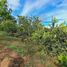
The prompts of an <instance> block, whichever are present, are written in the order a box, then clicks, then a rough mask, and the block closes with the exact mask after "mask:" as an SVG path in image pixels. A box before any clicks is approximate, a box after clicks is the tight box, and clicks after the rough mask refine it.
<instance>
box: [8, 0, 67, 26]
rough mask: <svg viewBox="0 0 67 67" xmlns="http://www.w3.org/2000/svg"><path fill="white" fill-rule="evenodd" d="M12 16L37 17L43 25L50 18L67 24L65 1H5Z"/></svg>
mask: <svg viewBox="0 0 67 67" xmlns="http://www.w3.org/2000/svg"><path fill="white" fill-rule="evenodd" d="M7 2H8V7H9V8H11V9H12V15H13V16H17V15H20V16H39V17H40V19H41V20H42V21H43V22H44V24H46V25H48V22H51V19H52V16H55V17H56V18H57V19H58V20H59V24H60V23H62V22H63V21H66V22H67V0H7Z"/></svg>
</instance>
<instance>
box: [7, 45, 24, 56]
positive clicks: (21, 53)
mask: <svg viewBox="0 0 67 67" xmlns="http://www.w3.org/2000/svg"><path fill="white" fill-rule="evenodd" d="M8 48H10V49H12V50H13V51H15V52H17V53H18V54H19V55H23V54H24V51H23V49H22V48H21V47H17V46H15V45H10V46H8Z"/></svg>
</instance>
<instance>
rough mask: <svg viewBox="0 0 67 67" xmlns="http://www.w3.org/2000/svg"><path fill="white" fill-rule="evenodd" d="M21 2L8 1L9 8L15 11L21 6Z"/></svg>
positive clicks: (17, 0) (16, 0)
mask: <svg viewBox="0 0 67 67" xmlns="http://www.w3.org/2000/svg"><path fill="white" fill-rule="evenodd" d="M19 1H20V0H7V2H8V8H11V9H12V10H15V9H16V8H17V7H18V6H20V2H19Z"/></svg>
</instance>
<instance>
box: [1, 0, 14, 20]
mask: <svg viewBox="0 0 67 67" xmlns="http://www.w3.org/2000/svg"><path fill="white" fill-rule="evenodd" d="M6 19H10V20H14V17H13V16H11V9H8V6H7V0H0V21H2V20H6Z"/></svg>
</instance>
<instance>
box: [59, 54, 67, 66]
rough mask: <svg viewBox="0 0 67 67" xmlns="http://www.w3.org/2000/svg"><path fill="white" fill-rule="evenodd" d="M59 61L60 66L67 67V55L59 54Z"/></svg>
mask: <svg viewBox="0 0 67 67" xmlns="http://www.w3.org/2000/svg"><path fill="white" fill-rule="evenodd" d="M58 61H59V64H60V67H67V55H65V54H60V55H59V56H58Z"/></svg>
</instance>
